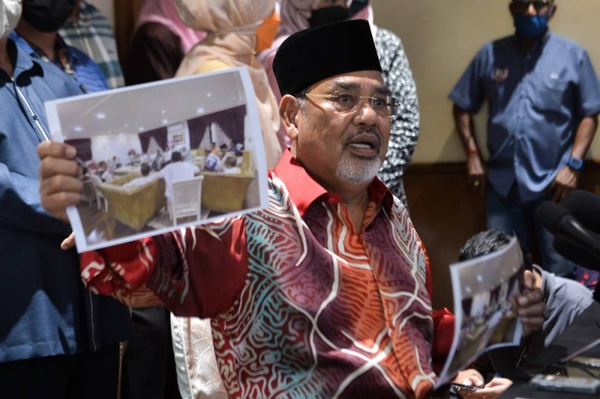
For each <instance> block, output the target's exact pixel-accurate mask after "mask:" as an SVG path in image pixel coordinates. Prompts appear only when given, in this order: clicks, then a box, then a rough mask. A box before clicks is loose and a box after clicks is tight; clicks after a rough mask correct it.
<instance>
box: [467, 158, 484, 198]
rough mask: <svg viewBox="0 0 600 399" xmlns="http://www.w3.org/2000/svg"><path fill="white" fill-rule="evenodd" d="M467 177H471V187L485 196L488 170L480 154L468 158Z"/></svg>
mask: <svg viewBox="0 0 600 399" xmlns="http://www.w3.org/2000/svg"><path fill="white" fill-rule="evenodd" d="M467 175H468V176H469V187H471V188H472V189H473V190H475V191H479V193H480V194H481V195H484V194H485V182H486V175H487V169H486V167H485V165H484V164H483V162H482V161H481V157H480V156H479V154H469V156H468V157H467Z"/></svg>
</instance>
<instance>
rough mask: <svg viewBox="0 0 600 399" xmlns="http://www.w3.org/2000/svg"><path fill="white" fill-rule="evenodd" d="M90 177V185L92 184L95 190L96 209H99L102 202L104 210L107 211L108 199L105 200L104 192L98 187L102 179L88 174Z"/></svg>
mask: <svg viewBox="0 0 600 399" xmlns="http://www.w3.org/2000/svg"><path fill="white" fill-rule="evenodd" d="M88 177H89V178H90V181H91V182H92V185H93V186H94V191H95V192H96V202H97V204H98V210H100V209H101V207H102V205H101V204H104V207H103V208H104V212H105V213H108V201H107V200H106V197H105V196H104V194H103V193H102V191H100V190H99V189H98V186H100V185H101V184H102V179H101V178H100V177H99V176H97V175H94V174H90V175H89V176H88Z"/></svg>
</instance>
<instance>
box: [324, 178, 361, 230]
mask: <svg viewBox="0 0 600 399" xmlns="http://www.w3.org/2000/svg"><path fill="white" fill-rule="evenodd" d="M319 184H321V185H322V186H323V187H324V188H325V189H326V190H327V191H330V192H334V193H336V194H338V195H339V196H340V197H342V202H343V203H344V205H345V206H346V208H348V212H349V213H350V218H351V219H352V222H353V223H354V227H355V228H356V231H358V232H362V228H363V221H364V218H365V213H366V212H367V208H368V207H369V192H368V187H369V184H365V185H363V186H360V187H359V186H356V185H354V184H341V185H336V187H331V186H328V185H327V184H323V183H319Z"/></svg>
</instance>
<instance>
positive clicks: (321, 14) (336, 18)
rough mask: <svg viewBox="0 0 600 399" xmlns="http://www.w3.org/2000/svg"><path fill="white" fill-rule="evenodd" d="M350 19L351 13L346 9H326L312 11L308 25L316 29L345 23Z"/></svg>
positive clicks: (336, 7) (335, 7) (340, 7)
mask: <svg viewBox="0 0 600 399" xmlns="http://www.w3.org/2000/svg"><path fill="white" fill-rule="evenodd" d="M348 18H350V13H349V12H348V9H347V8H345V7H342V6H334V7H325V8H320V9H318V10H312V12H311V13H310V18H309V19H308V24H309V26H310V27H311V28H314V27H316V26H321V25H327V24H332V23H334V22H341V21H345V20H347V19H348Z"/></svg>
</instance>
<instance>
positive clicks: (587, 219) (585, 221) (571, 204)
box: [560, 190, 600, 234]
mask: <svg viewBox="0 0 600 399" xmlns="http://www.w3.org/2000/svg"><path fill="white" fill-rule="evenodd" d="M560 205H561V206H563V207H564V208H566V209H567V210H568V211H569V212H571V214H572V215H573V216H574V217H575V219H577V220H578V221H579V222H580V223H581V224H582V225H583V226H584V227H585V228H587V229H590V230H592V231H593V232H594V233H596V234H600V196H598V195H595V194H592V193H590V192H587V191H583V190H573V191H571V192H570V193H569V194H567V196H566V197H565V198H564V199H563V200H562V201H561V203H560Z"/></svg>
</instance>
